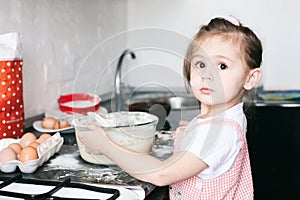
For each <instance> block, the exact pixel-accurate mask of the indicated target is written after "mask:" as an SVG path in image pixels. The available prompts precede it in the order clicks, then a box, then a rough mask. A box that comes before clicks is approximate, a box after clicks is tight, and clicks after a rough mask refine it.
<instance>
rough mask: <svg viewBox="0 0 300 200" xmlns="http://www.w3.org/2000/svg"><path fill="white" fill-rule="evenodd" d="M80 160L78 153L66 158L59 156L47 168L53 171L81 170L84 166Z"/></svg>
mask: <svg viewBox="0 0 300 200" xmlns="http://www.w3.org/2000/svg"><path fill="white" fill-rule="evenodd" d="M79 159H80V158H79V156H78V153H77V152H73V153H71V154H64V156H57V157H55V158H53V159H51V160H50V163H49V164H48V165H47V167H48V168H51V169H74V170H75V169H81V168H82V165H81V164H80V162H79V161H80V160H79ZM45 170H47V168H45Z"/></svg>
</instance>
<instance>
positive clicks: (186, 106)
mask: <svg viewBox="0 0 300 200" xmlns="http://www.w3.org/2000/svg"><path fill="white" fill-rule="evenodd" d="M139 102H146V103H152V102H155V103H167V104H169V105H170V106H171V110H190V109H191V110H193V109H199V101H198V100H197V99H196V98H195V97H193V96H191V95H186V94H184V95H180V94H176V95H175V94H171V93H159V92H158V93H153V92H151V93H143V94H136V95H133V96H132V97H131V98H130V99H129V100H128V106H129V105H131V104H134V103H139Z"/></svg>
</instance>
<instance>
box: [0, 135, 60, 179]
mask: <svg viewBox="0 0 300 200" xmlns="http://www.w3.org/2000/svg"><path fill="white" fill-rule="evenodd" d="M20 140H21V139H11V138H7V139H1V140H0V150H2V149H3V148H5V147H7V146H8V145H9V144H11V143H19V142H20ZM63 142H64V138H63V137H61V135H60V133H59V132H57V133H55V134H54V135H52V136H51V137H50V138H48V139H47V140H46V141H45V142H43V143H42V144H40V145H39V146H38V148H37V151H38V156H39V159H36V160H29V161H26V162H24V163H22V162H21V161H19V160H11V161H7V162H5V163H0V169H1V171H2V172H4V173H12V172H14V171H15V170H16V169H17V167H18V168H19V169H20V171H21V172H22V173H32V172H34V171H35V170H36V169H37V168H38V167H39V166H41V165H42V164H43V163H44V162H46V161H47V160H49V158H50V157H51V156H53V155H54V154H55V153H57V152H58V151H59V150H60V148H61V147H62V145H63Z"/></svg>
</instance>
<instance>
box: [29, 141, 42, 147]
mask: <svg viewBox="0 0 300 200" xmlns="http://www.w3.org/2000/svg"><path fill="white" fill-rule="evenodd" d="M28 146H30V147H33V148H35V149H36V148H38V146H40V143H38V142H36V141H35V142H31V143H30V144H29V145H28Z"/></svg>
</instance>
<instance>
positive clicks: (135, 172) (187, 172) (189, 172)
mask: <svg viewBox="0 0 300 200" xmlns="http://www.w3.org/2000/svg"><path fill="white" fill-rule="evenodd" d="M89 128H90V129H92V131H83V132H78V133H77V134H78V136H79V138H80V140H81V141H82V142H83V143H84V145H85V147H86V149H87V151H88V152H90V153H93V154H100V153H103V154H104V155H106V156H107V157H108V158H110V159H111V160H112V161H114V162H115V163H116V164H117V165H119V167H121V168H122V169H123V170H124V171H126V172H127V173H129V174H130V175H132V176H133V177H135V178H137V179H139V180H142V181H145V182H150V183H152V184H154V185H158V186H163V185H169V184H172V183H175V182H178V181H181V180H184V179H186V178H189V177H192V176H194V175H196V174H198V173H199V172H201V171H202V170H204V169H205V168H207V167H208V166H207V164H205V163H204V162H203V161H202V160H200V159H199V158H198V157H196V156H195V155H194V154H192V153H190V152H187V151H182V152H178V153H176V154H174V155H172V156H171V157H169V158H168V159H166V160H164V161H161V160H159V159H157V158H155V157H153V156H150V155H148V154H143V153H137V152H134V151H131V150H128V149H126V148H124V147H121V146H120V145H118V144H116V143H114V142H112V141H111V140H110V139H109V138H108V136H107V134H106V133H105V131H103V130H102V129H101V128H99V127H97V126H90V127H89Z"/></svg>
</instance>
